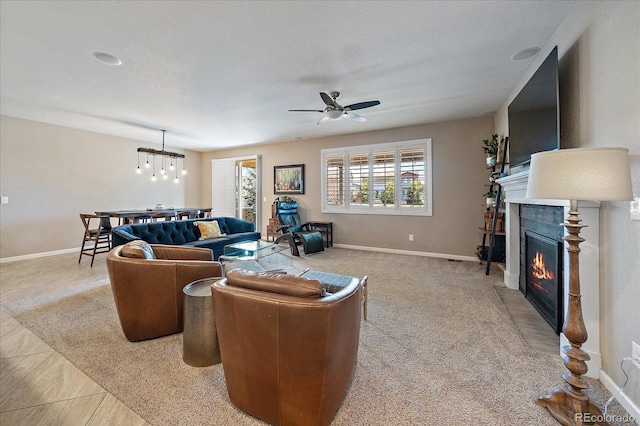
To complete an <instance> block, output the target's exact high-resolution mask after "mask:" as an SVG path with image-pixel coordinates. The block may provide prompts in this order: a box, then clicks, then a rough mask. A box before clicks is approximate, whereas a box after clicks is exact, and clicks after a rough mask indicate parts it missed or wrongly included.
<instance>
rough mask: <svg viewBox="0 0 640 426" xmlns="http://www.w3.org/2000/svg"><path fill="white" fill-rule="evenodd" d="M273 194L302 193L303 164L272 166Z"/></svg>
mask: <svg viewBox="0 0 640 426" xmlns="http://www.w3.org/2000/svg"><path fill="white" fill-rule="evenodd" d="M273 193H274V194H304V164H292V165H289V166H275V167H274V168H273Z"/></svg>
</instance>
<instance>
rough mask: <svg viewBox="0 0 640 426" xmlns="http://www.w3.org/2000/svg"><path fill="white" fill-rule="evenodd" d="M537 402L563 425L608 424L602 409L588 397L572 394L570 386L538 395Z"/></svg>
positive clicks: (607, 425) (600, 425)
mask: <svg viewBox="0 0 640 426" xmlns="http://www.w3.org/2000/svg"><path fill="white" fill-rule="evenodd" d="M537 402H538V405H539V406H541V407H544V408H546V409H547V411H549V414H551V415H552V416H553V418H554V419H556V420H557V421H558V422H559V423H560V424H562V425H564V426H579V425H597V426H609V423H607V422H606V421H604V416H603V414H602V411H600V409H599V408H598V407H596V406H595V405H593V404H592V403H591V402H589V397H588V396H586V395H584V394H582V395H581V396H576V395H574V394H573V392H572V391H571V390H570V387H568V388H567V387H564V388H557V389H554V390H553V391H552V392H551V393H550V394H549V395H543V396H540V397H539V398H538V401H537Z"/></svg>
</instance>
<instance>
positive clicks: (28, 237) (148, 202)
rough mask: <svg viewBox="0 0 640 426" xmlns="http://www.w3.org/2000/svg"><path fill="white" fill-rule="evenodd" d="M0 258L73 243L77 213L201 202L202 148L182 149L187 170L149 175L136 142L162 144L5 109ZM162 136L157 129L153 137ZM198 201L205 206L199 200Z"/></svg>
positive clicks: (78, 231)
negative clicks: (175, 176)
mask: <svg viewBox="0 0 640 426" xmlns="http://www.w3.org/2000/svg"><path fill="white" fill-rule="evenodd" d="M0 120H1V121H0V194H1V195H2V196H7V197H9V204H3V205H1V206H0V209H1V215H0V258H8V257H13V256H23V255H29V254H35V253H44V252H50V251H57V250H64V249H70V248H74V247H79V246H80V244H81V242H82V234H83V230H84V229H83V227H82V223H81V221H80V218H79V216H78V215H79V213H92V212H95V211H99V210H120V209H144V208H147V207H153V206H154V205H156V204H157V203H163V204H164V205H165V206H174V207H185V206H188V207H200V206H199V203H200V198H199V197H200V153H197V152H192V151H180V150H177V151H179V152H183V153H184V154H185V155H186V156H187V158H186V165H187V169H188V171H189V174H188V175H187V177H186V178H182V176H181V182H180V183H178V184H176V183H174V182H173V181H172V180H171V179H169V180H167V181H162V180H158V181H156V182H151V181H150V179H149V177H150V175H149V174H146V175H137V174H136V173H135V169H136V167H137V154H136V149H137V148H138V147H139V146H145V147H151V148H156V149H160V146H156V145H155V144H149V143H146V142H139V141H134V140H130V139H124V138H119V137H115V136H108V135H103V134H99V133H92V132H86V131H83V130H76V129H70V128H67V127H60V126H54V125H50V124H45V123H39V122H35V121H29V120H22V119H18V118H12V117H7V116H2V117H0ZM159 137H160V136H159ZM203 207H204V206H203Z"/></svg>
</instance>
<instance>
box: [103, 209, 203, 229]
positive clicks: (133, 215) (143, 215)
mask: <svg viewBox="0 0 640 426" xmlns="http://www.w3.org/2000/svg"><path fill="white" fill-rule="evenodd" d="M210 212H211V207H181V208H175V207H169V208H162V209H156V208H148V209H130V210H103V211H97V212H96V214H97V215H100V216H107V217H108V218H109V219H111V218H117V219H118V225H122V224H126V223H137V222H140V221H142V220H146V219H150V218H151V217H152V216H155V215H162V214H165V215H166V216H167V217H170V216H174V217H175V216H177V215H182V214H186V215H188V217H189V218H190V219H192V218H193V219H195V218H202V217H205V214H206V213H210Z"/></svg>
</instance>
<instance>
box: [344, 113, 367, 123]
mask: <svg viewBox="0 0 640 426" xmlns="http://www.w3.org/2000/svg"><path fill="white" fill-rule="evenodd" d="M344 117H347V118H348V119H350V120H354V121H367V119H366V118H364V117H363V116H361V115H358V114H356V113H355V112H347V111H345V112H344Z"/></svg>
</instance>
